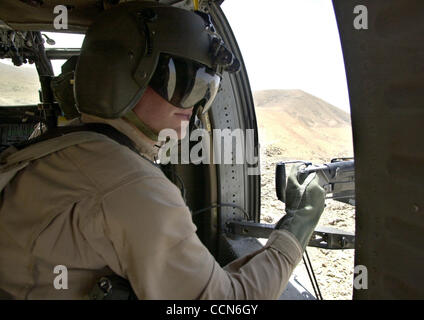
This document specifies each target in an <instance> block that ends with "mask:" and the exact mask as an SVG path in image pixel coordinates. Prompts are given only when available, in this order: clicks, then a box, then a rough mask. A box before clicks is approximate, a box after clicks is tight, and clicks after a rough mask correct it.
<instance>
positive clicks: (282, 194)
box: [275, 162, 287, 203]
mask: <svg viewBox="0 0 424 320" xmlns="http://www.w3.org/2000/svg"><path fill="white" fill-rule="evenodd" d="M286 181H287V176H286V164H285V163H284V162H279V163H277V166H276V167H275V191H276V193H277V198H278V200H280V201H281V202H283V203H284V202H285V201H286V187H287V183H286Z"/></svg>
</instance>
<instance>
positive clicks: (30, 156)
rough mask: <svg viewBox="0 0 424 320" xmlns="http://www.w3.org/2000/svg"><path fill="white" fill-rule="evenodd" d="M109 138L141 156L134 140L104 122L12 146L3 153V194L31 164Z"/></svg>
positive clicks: (52, 132)
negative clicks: (51, 155) (45, 157)
mask: <svg viewBox="0 0 424 320" xmlns="http://www.w3.org/2000/svg"><path fill="white" fill-rule="evenodd" d="M108 138H110V139H112V140H114V141H116V142H118V143H120V144H122V145H124V146H126V147H128V148H129V149H131V150H132V151H134V152H136V153H137V154H139V155H140V153H139V152H138V151H137V149H136V147H135V144H134V142H133V141H132V140H131V139H130V138H128V137H127V136H126V135H124V134H123V133H121V132H119V131H118V130H116V129H115V128H113V127H112V126H110V125H107V124H103V123H87V124H84V125H79V126H69V127H58V128H55V129H52V130H50V131H49V132H47V133H45V134H42V135H41V136H38V137H36V138H34V139H30V140H28V141H24V142H22V143H19V144H16V145H12V146H10V147H9V148H7V149H6V150H4V151H3V152H2V153H1V154H0V192H1V191H2V190H3V189H4V187H5V186H6V185H7V184H8V183H9V182H10V181H11V180H12V179H13V177H14V176H15V175H16V174H17V173H18V171H20V170H22V169H23V168H25V167H26V166H27V165H28V164H29V163H30V162H31V161H34V160H37V159H39V158H42V157H44V156H47V155H49V154H51V153H54V152H56V151H60V150H62V149H65V148H67V147H70V146H73V145H77V144H81V143H86V142H91V141H99V140H105V139H108ZM150 162H151V161H150ZM155 165H156V164H155Z"/></svg>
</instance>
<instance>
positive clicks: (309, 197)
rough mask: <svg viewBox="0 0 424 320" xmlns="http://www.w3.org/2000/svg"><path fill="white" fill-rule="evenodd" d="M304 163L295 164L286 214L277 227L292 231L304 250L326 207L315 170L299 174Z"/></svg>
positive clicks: (292, 170)
mask: <svg viewBox="0 0 424 320" xmlns="http://www.w3.org/2000/svg"><path fill="white" fill-rule="evenodd" d="M303 165H304V164H300V165H297V166H293V167H292V169H291V171H290V175H289V177H288V181H287V188H286V215H285V216H284V217H283V218H281V219H280V221H279V222H278V223H277V224H276V226H275V228H276V229H281V230H287V231H289V232H290V233H292V234H293V235H294V236H295V237H296V238H297V240H299V243H300V245H301V246H302V248H303V250H305V248H306V245H307V244H308V242H309V239H310V238H311V235H312V233H313V231H314V229H315V227H316V225H317V224H318V221H319V218H320V217H321V214H322V212H323V211H324V207H325V191H324V189H323V188H322V187H321V186H320V185H319V184H318V176H317V175H316V173H315V172H313V173H310V174H309V175H308V174H299V173H298V172H299V169H300V167H301V166H303Z"/></svg>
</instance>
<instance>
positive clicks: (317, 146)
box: [253, 90, 353, 161]
mask: <svg viewBox="0 0 424 320" xmlns="http://www.w3.org/2000/svg"><path fill="white" fill-rule="evenodd" d="M253 98H254V102H255V110H256V116H257V122H258V129H259V141H260V144H261V151H262V152H266V153H267V155H278V156H279V157H280V158H281V159H282V160H283V159H303V160H320V161H328V160H330V159H331V158H334V157H342V156H353V146H352V129H351V124H350V115H349V114H348V113H346V112H345V111H343V110H341V109H339V108H337V107H335V106H333V105H331V104H329V103H327V102H325V101H324V100H322V99H320V98H317V97H315V96H313V95H311V94H309V93H306V92H304V91H302V90H262V91H256V92H254V93H253Z"/></svg>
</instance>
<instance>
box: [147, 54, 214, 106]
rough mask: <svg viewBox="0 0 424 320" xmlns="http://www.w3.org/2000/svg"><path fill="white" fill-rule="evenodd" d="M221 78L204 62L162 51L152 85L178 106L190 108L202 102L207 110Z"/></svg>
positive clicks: (163, 96) (161, 94)
mask: <svg viewBox="0 0 424 320" xmlns="http://www.w3.org/2000/svg"><path fill="white" fill-rule="evenodd" d="M220 81H221V77H220V76H219V75H217V74H216V73H214V72H213V71H212V70H211V69H209V68H208V67H206V66H204V65H201V64H198V63H194V62H191V61H187V60H184V59H180V58H175V57H171V56H167V55H161V56H160V58H159V62H158V66H157V68H156V71H155V73H154V74H153V76H152V79H151V80H150V83H149V85H150V87H151V88H152V89H153V90H155V91H156V92H157V93H158V94H159V95H160V96H162V98H164V99H165V100H167V101H168V102H170V103H171V104H173V105H174V106H176V107H179V108H184V109H186V108H192V107H194V106H195V105H198V104H200V105H202V106H203V112H206V111H207V110H208V109H209V108H210V106H211V105H212V102H213V100H214V99H215V96H216V94H217V92H218V89H219V83H220Z"/></svg>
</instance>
